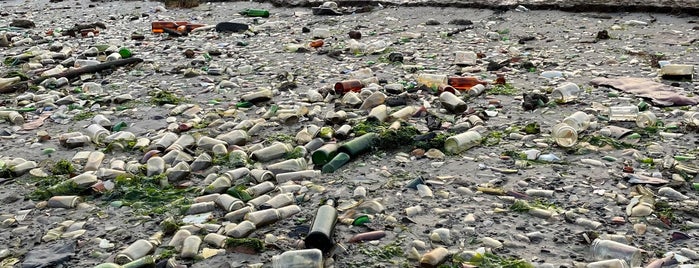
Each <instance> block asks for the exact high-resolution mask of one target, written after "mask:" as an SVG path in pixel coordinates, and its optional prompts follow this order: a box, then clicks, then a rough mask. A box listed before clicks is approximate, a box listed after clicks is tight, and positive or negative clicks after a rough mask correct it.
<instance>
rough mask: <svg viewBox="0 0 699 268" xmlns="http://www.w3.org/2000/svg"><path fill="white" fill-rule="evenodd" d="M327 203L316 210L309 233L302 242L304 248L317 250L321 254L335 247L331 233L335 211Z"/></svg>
mask: <svg viewBox="0 0 699 268" xmlns="http://www.w3.org/2000/svg"><path fill="white" fill-rule="evenodd" d="M329 203H330V204H325V205H322V206H320V207H319V208H318V211H317V212H316V216H315V218H314V219H313V225H311V231H310V232H308V235H307V236H306V239H305V240H304V242H305V244H306V248H317V249H320V251H322V252H323V253H328V252H329V251H330V250H331V249H332V248H333V246H334V245H335V242H334V241H333V233H334V232H335V224H336V223H337V210H336V209H335V207H333V206H332V202H329Z"/></svg>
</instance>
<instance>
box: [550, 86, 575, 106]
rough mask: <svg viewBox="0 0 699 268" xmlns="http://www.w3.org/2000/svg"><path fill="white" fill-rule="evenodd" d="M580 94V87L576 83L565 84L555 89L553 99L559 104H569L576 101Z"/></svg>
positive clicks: (552, 93) (552, 94)
mask: <svg viewBox="0 0 699 268" xmlns="http://www.w3.org/2000/svg"><path fill="white" fill-rule="evenodd" d="M578 93H580V87H578V85H576V84H575V83H570V82H568V83H564V84H562V85H560V86H558V87H556V88H554V89H553V92H551V98H552V99H553V100H554V101H556V102H558V103H568V102H571V101H573V100H575V99H576V98H577V97H578Z"/></svg>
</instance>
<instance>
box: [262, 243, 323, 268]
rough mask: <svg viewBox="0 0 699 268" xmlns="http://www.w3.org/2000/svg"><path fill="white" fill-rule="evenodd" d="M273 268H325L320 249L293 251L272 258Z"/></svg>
mask: <svg viewBox="0 0 699 268" xmlns="http://www.w3.org/2000/svg"><path fill="white" fill-rule="evenodd" d="M272 268H323V252H321V251H320V250H319V249H315V248H313V249H302V250H292V251H287V252H284V253H282V254H281V255H278V256H274V257H272Z"/></svg>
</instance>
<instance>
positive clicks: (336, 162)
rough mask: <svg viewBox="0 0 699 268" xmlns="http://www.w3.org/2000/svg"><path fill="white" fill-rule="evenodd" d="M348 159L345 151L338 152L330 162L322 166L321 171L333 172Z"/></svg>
mask: <svg viewBox="0 0 699 268" xmlns="http://www.w3.org/2000/svg"><path fill="white" fill-rule="evenodd" d="M349 161H350V156H349V155H348V154H346V153H338V154H337V155H335V157H333V159H332V160H330V162H328V163H327V164H325V165H324V166H323V169H322V171H323V173H333V172H335V171H336V170H338V169H339V168H341V167H342V166H344V165H345V164H347V162H349Z"/></svg>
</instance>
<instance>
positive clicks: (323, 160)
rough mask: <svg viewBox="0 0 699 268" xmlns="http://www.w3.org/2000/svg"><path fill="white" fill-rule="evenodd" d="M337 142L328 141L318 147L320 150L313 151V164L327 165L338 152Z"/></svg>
mask: <svg viewBox="0 0 699 268" xmlns="http://www.w3.org/2000/svg"><path fill="white" fill-rule="evenodd" d="M337 148H338V145H337V143H328V144H325V145H323V146H322V147H320V148H318V150H315V151H313V154H311V159H313V164H316V165H325V164H327V163H328V162H330V160H332V159H333V157H335V155H336V154H337Z"/></svg>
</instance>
